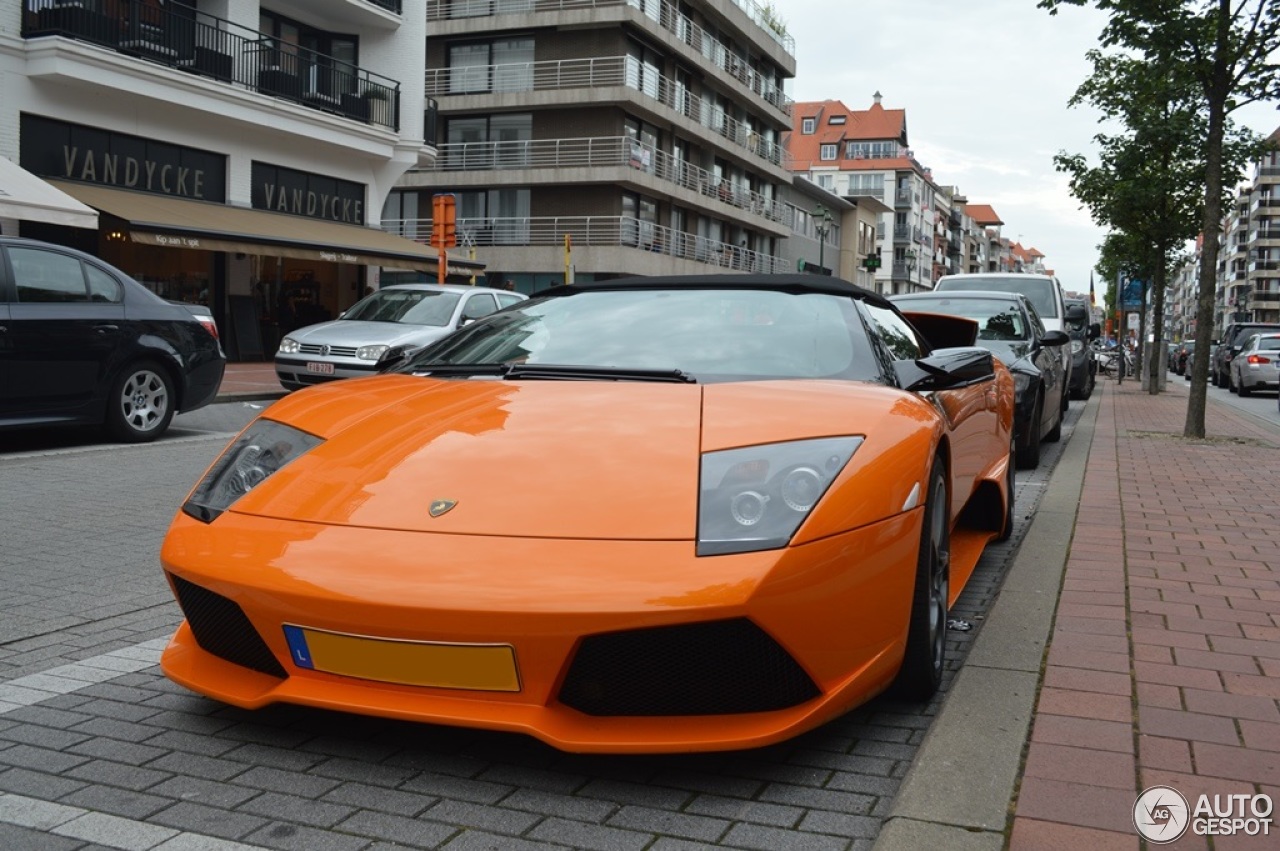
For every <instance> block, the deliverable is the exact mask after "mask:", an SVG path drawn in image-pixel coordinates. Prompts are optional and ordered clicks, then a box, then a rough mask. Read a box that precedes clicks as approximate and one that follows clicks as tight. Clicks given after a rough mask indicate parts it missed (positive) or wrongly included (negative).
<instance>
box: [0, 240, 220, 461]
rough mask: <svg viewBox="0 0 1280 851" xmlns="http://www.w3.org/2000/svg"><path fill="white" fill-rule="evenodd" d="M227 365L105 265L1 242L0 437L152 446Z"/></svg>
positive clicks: (172, 313) (163, 304)
mask: <svg viewBox="0 0 1280 851" xmlns="http://www.w3.org/2000/svg"><path fill="white" fill-rule="evenodd" d="M225 366H226V358H225V357H224V356H223V354H222V347H221V346H220V345H219V344H218V340H217V338H216V337H214V336H213V334H212V333H211V332H210V331H209V329H207V328H206V327H205V326H204V325H203V324H202V323H201V322H200V321H199V320H198V319H197V318H196V317H195V316H193V315H192V313H191V311H190V310H188V309H187V308H185V307H183V306H181V305H175V304H170V303H169V302H167V301H165V300H164V299H162V298H160V297H159V296H157V295H155V294H154V293H152V292H151V291H150V290H148V289H147V288H146V287H144V286H143V285H142V284H140V283H138V282H137V281H135V280H133V279H132V278H130V277H129V276H128V275H126V274H125V273H123V272H121V271H120V270H119V269H116V268H115V267H114V266H111V265H110V264H107V263H104V262H103V261H101V260H99V259H98V258H96V257H94V256H92V255H89V254H85V253H84V252H81V251H76V250H74V249H71V248H66V247H63V246H60V245H52V244H50V243H45V242H37V241H35V240H30V239H22V238H19V237H0V430H9V429H24V428H26V429H30V428H47V427H50V426H64V425H101V426H104V427H105V428H106V431H107V433H108V434H109V435H110V436H111V437H112V438H114V439H116V440H119V441H123V442H128V443H140V442H143V441H148V440H154V439H155V438H157V437H159V436H160V435H161V434H162V433H164V431H165V429H166V428H168V426H169V423H170V421H171V420H172V419H173V415H174V414H175V413H177V412H178V411H190V410H194V409H195V408H199V407H202V406H204V405H207V404H209V402H211V401H213V399H214V397H215V396H216V395H217V392H218V387H219V385H220V384H221V383H222V373H223V369H224V368H225Z"/></svg>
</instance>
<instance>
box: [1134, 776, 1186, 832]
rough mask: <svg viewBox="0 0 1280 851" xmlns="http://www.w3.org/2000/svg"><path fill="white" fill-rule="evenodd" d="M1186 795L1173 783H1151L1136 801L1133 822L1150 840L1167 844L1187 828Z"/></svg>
mask: <svg viewBox="0 0 1280 851" xmlns="http://www.w3.org/2000/svg"><path fill="white" fill-rule="evenodd" d="M1190 815H1191V812H1190V809H1189V808H1188V807H1187V799H1186V798H1184V797H1182V793H1181V792H1179V791H1178V790H1177V789H1174V788H1173V787H1172V786H1152V787H1151V788H1150V789H1147V790H1146V791H1144V792H1143V793H1142V794H1141V795H1139V796H1138V800H1136V801H1134V803H1133V826H1134V827H1136V828H1137V829H1138V833H1140V834H1142V837H1143V838H1144V839H1146V840H1147V841H1148V842H1151V843H1153V844H1155V845H1165V844H1167V843H1169V842H1173V841H1174V840H1176V839H1178V838H1179V837H1180V836H1182V834H1184V833H1186V831H1187V824H1188V823H1189V822H1190V818H1189V817H1190Z"/></svg>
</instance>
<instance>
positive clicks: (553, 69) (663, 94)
mask: <svg viewBox="0 0 1280 851" xmlns="http://www.w3.org/2000/svg"><path fill="white" fill-rule="evenodd" d="M609 87H625V88H628V89H633V90H635V91H637V92H640V93H641V94H642V95H645V96H647V97H649V98H652V99H654V100H656V101H658V102H659V103H661V104H662V105H664V106H666V107H668V108H670V109H673V110H675V111H676V112H679V113H680V114H682V115H683V116H685V117H686V118H688V119H689V120H691V121H694V122H697V123H698V124H700V125H702V126H703V127H704V128H706V129H708V130H710V131H711V132H713V133H715V134H717V135H719V136H721V137H723V138H724V139H726V140H728V142H729V144H731V145H734V146H736V147H738V148H741V149H743V150H744V151H746V152H748V153H751V154H753V155H755V156H756V157H759V158H761V159H763V160H765V161H767V162H768V163H770V164H772V165H774V166H781V164H782V157H783V150H782V146H781V145H780V144H778V143H777V142H772V141H769V140H767V139H765V138H764V137H763V136H761V135H760V134H759V133H757V132H756V131H755V130H754V129H752V128H751V127H750V125H748V124H746V123H744V122H741V121H738V120H737V119H735V118H732V117H730V116H729V115H727V114H726V113H725V112H724V111H723V110H721V109H718V108H715V107H713V106H712V104H711V103H710V102H709V101H706V100H703V99H702V98H700V97H698V96H697V95H695V94H693V93H692V92H690V91H689V90H688V89H687V88H686V87H684V86H681V85H679V84H677V83H676V82H674V81H673V80H671V79H669V78H667V77H665V76H662V75H659V74H656V73H653V72H651V71H650V70H649V68H648V67H647V66H641V64H640V63H639V62H638V61H636V60H635V59H633V58H632V57H629V56H603V57H595V58H589V59H559V60H550V61H546V62H515V63H508V64H503V65H476V66H468V67H459V68H429V69H427V73H426V94H427V96H429V97H436V98H440V99H442V100H443V99H444V98H449V97H459V96H465V95H488V94H495V95H499V94H521V93H525V92H530V91H534V92H547V91H569V90H573V89H587V90H598V89H603V88H609ZM522 102H527V101H522ZM573 102H574V103H580V101H573Z"/></svg>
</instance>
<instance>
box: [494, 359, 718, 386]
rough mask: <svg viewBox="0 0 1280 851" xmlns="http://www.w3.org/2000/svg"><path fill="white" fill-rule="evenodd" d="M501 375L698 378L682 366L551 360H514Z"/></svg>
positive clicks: (564, 378) (683, 381) (587, 378)
mask: <svg viewBox="0 0 1280 851" xmlns="http://www.w3.org/2000/svg"><path fill="white" fill-rule="evenodd" d="M508 366H509V367H510V369H509V370H508V371H507V373H506V375H505V376H504V377H505V378H506V379H507V380H508V381H511V380H513V379H517V378H541V379H548V380H552V381H599V380H606V381H665V382H671V383H673V384H697V383H698V379H696V378H694V377H693V376H692V375H690V374H689V373H687V372H685V371H684V370H682V369H639V368H635V367H626V366H580V365H560V364H553V363H513V364H508Z"/></svg>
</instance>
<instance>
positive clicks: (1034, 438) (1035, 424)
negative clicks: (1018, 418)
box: [1018, 397, 1044, 470]
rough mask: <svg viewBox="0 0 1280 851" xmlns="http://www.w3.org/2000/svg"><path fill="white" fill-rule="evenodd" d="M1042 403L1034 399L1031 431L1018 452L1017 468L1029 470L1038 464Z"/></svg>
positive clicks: (1041, 400)
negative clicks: (1024, 444) (1025, 442)
mask: <svg viewBox="0 0 1280 851" xmlns="http://www.w3.org/2000/svg"><path fill="white" fill-rule="evenodd" d="M1043 406H1044V401H1043V399H1041V398H1040V397H1036V406H1035V413H1034V414H1032V415H1031V423H1030V425H1029V426H1028V428H1030V429H1031V433H1030V435H1029V436H1028V437H1027V445H1026V446H1024V447H1022V448H1021V449H1019V450H1018V466H1019V467H1021V468H1022V469H1024V470H1030V469H1033V468H1034V467H1036V466H1037V465H1038V464H1039V463H1040V417H1041V416H1042V415H1043V413H1044V407H1043Z"/></svg>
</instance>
